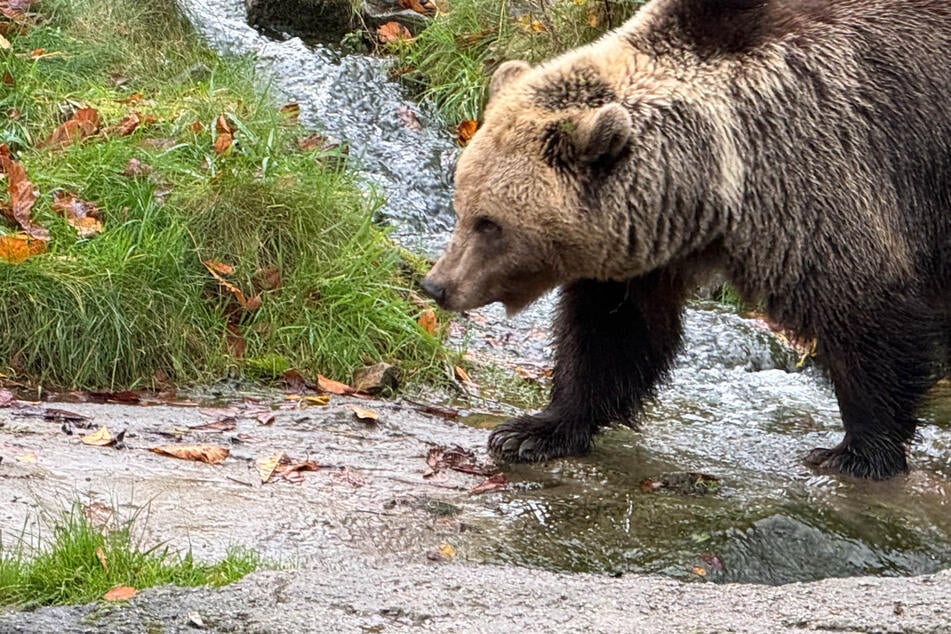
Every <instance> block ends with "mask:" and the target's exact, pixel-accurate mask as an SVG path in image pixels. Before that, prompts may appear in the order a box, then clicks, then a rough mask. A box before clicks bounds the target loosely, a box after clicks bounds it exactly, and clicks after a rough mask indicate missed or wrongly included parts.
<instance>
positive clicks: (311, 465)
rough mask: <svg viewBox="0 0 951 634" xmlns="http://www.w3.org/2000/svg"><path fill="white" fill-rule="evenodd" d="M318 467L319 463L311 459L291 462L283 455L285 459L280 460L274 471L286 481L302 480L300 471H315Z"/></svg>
mask: <svg viewBox="0 0 951 634" xmlns="http://www.w3.org/2000/svg"><path fill="white" fill-rule="evenodd" d="M319 469H320V465H319V464H317V463H316V462H314V461H313V460H304V461H302V462H292V461H291V459H290V458H287V457H286V456H285V460H282V461H281V463H280V464H279V465H277V468H276V469H275V470H274V471H275V473H277V474H279V475H280V476H281V477H282V478H284V479H285V480H287V481H288V482H303V480H304V476H303V474H302V473H301V471H317V470H319Z"/></svg>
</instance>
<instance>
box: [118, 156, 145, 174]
mask: <svg viewBox="0 0 951 634" xmlns="http://www.w3.org/2000/svg"><path fill="white" fill-rule="evenodd" d="M151 173H152V166H151V165H149V164H147V163H143V162H142V161H140V160H139V159H135V158H130V159H129V162H128V163H126V164H125V167H124V168H122V171H121V172H119V174H121V175H122V176H126V177H128V178H139V177H140V176H148V175H149V174H151Z"/></svg>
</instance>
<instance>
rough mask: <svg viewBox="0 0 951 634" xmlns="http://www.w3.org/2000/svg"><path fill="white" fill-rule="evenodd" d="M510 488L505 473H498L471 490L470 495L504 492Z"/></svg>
mask: <svg viewBox="0 0 951 634" xmlns="http://www.w3.org/2000/svg"><path fill="white" fill-rule="evenodd" d="M508 486H509V481H508V479H507V478H506V477H505V474H504V473H496V474H495V475H493V476H489V477H488V478H486V479H485V480H483V481H482V482H480V483H479V484H477V485H475V486H474V487H472V488H471V489H469V495H479V494H480V493H495V492H496V491H504V490H505V489H507V488H508Z"/></svg>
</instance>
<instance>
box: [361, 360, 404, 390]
mask: <svg viewBox="0 0 951 634" xmlns="http://www.w3.org/2000/svg"><path fill="white" fill-rule="evenodd" d="M399 385H400V369H399V368H398V367H396V366H395V365H392V364H390V363H386V362H380V363H377V364H374V365H371V366H367V367H365V368H360V369H358V370H354V372H353V387H354V388H355V389H356V390H357V391H358V392H366V393H367V394H379V393H381V392H384V391H395V390H396V389H397V388H398V387H399Z"/></svg>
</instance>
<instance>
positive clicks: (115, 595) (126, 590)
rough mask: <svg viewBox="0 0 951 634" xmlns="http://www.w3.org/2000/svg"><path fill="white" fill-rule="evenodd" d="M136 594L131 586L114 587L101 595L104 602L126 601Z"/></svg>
mask: <svg viewBox="0 0 951 634" xmlns="http://www.w3.org/2000/svg"><path fill="white" fill-rule="evenodd" d="M136 594H137V591H136V589H135V588H133V587H132V586H116V587H114V588H113V589H112V590H110V591H109V592H107V593H105V594H104V595H102V599H103V600H104V601H128V600H129V599H131V598H132V597H134V596H135V595H136Z"/></svg>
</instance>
